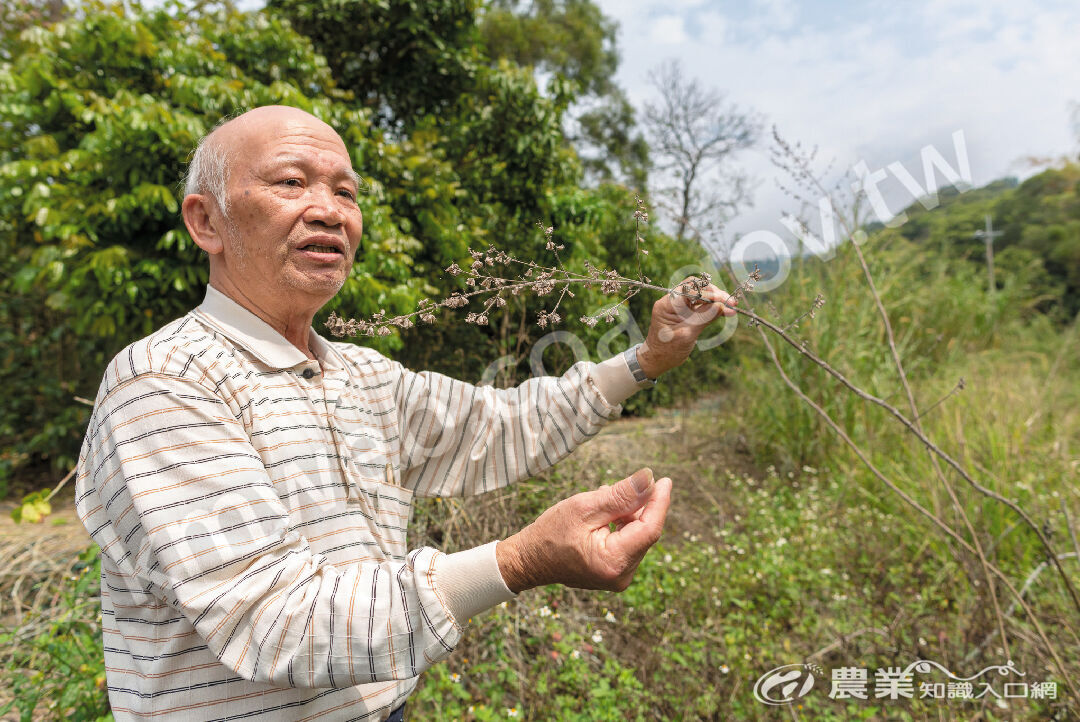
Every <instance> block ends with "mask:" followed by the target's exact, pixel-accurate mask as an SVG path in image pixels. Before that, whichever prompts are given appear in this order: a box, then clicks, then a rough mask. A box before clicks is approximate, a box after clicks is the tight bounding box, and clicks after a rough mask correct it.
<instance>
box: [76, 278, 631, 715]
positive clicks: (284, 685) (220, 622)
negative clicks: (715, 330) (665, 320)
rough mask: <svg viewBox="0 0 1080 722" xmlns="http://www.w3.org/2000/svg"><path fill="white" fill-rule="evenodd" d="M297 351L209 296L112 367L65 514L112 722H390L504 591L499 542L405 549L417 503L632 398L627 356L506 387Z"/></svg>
mask: <svg viewBox="0 0 1080 722" xmlns="http://www.w3.org/2000/svg"><path fill="white" fill-rule="evenodd" d="M310 346H311V349H312V351H313V353H314V354H315V356H316V358H315V359H309V358H307V356H306V355H305V354H304V353H302V352H301V351H299V350H298V349H297V348H296V347H294V346H292V345H291V344H289V342H288V341H286V340H285V338H284V337H282V336H280V335H279V334H277V333H276V332H275V331H274V330H273V329H272V328H271V327H270V326H268V325H267V324H265V323H264V322H263V321H262V320H260V319H259V318H258V317H257V316H255V315H254V314H252V313H250V312H249V311H247V310H246V309H244V308H243V307H241V306H239V305H238V304H236V303H234V302H233V301H232V300H230V299H229V298H228V297H226V296H225V295H223V294H221V293H219V292H218V291H216V290H215V289H214V288H213V287H210V288H208V290H207V296H206V300H205V301H204V303H203V304H202V305H201V306H199V307H198V308H197V309H195V310H194V311H192V312H191V313H189V314H188V315H186V316H184V317H183V318H181V319H179V320H177V321H174V322H173V323H171V324H169V325H167V326H165V327H164V328H162V329H160V330H159V331H158V332H156V333H154V334H153V335H151V336H149V337H147V338H145V339H142V340H141V341H138V342H136V343H134V344H132V345H131V346H129V347H127V348H126V349H124V351H122V352H121V353H120V354H119V355H117V357H116V358H115V359H113V361H112V363H111V364H110V365H109V367H108V369H107V371H106V373H105V376H104V379H103V381H102V383H101V387H100V389H99V391H98V396H97V401H96V404H95V407H94V412H93V415H92V417H91V419H90V424H89V428H88V430H87V434H86V439H85V441H84V443H83V448H82V453H81V455H80V460H79V470H78V475H77V489H76V493H77V497H76V506H77V510H78V513H79V516H80V518H81V519H82V520H83V523H84V524H85V525H86V527H87V529H88V530H89V532H90V534H91V536H92V537H93V538H94V540H95V541H96V542H97V543H98V544H99V545H100V546H101V550H102V555H101V569H102V579H101V597H102V599H101V604H102V625H103V632H104V646H105V661H106V667H107V677H108V688H109V699H110V703H111V705H112V709H113V713H114V715H115V716H116V718H117V719H118V720H120V719H128V718H155V719H168V720H197V721H199V722H206V721H207V720H226V719H237V720H239V719H295V720H301V719H302V720H307V719H314V718H324V719H335V720H336V719H342V720H345V719H348V720H354V719H355V720H359V719H383V718H385V717H386V716H387V714H388V713H389V712H390V711H391V710H392V709H394V708H395V707H397V706H398V705H400V704H401V703H402V702H403V701H404V699H405V698H406V697H407V696H408V695H409V693H410V692H411V691H412V690H413V689H414V687H415V686H416V682H417V676H418V675H419V674H420V673H421V672H422V671H423V670H424V669H426V668H427V667H429V666H430V665H432V664H433V663H435V662H438V661H439V660H441V659H444V658H445V657H447V656H448V655H449V654H450V652H451V651H452V650H453V649H454V647H455V645H456V644H457V643H458V641H459V640H460V638H461V636H462V633H463V629H462V628H463V626H464V625H465V623H466V622H467V620H468V618H469V617H470V616H472V615H474V614H476V613H479V612H480V611H482V610H484V609H486V608H488V607H490V606H492V605H494V604H497V603H498V602H500V601H503V600H505V599H509V598H511V597H512V596H513V594H512V593H511V592H510V591H509V590H508V589H507V588H506V585H505V584H504V583H503V580H502V577H501V575H500V574H499V571H498V565H497V563H496V561H495V542H492V543H490V544H487V545H484V546H482V547H478V548H476V549H472V550H468V551H465V552H459V553H456V554H449V555H446V554H442V553H440V552H439V551H437V550H435V549H431V548H426V547H425V548H418V549H413V550H411V551H410V550H409V549H408V547H407V546H406V528H407V526H408V522H409V517H410V511H411V502H412V499H413V497H414V495H423V496H432V495H439V496H462V495H470V494H478V493H482V492H485V491H489V490H492V489H495V488H498V487H501V486H504V485H506V484H508V483H511V482H513V481H516V480H520V479H523V478H526V477H528V476H530V475H534V474H536V473H538V472H540V471H541V470H543V469H545V468H547V467H549V466H551V465H552V464H554V463H555V462H556V461H558V460H559V459H561V458H563V457H565V456H566V455H567V454H569V453H570V451H571V450H572V449H573V448H574V447H575V446H576V445H578V444H580V443H581V442H583V441H585V440H586V439H588V438H589V437H591V436H593V435H595V434H596V433H597V432H598V430H599V429H600V427H601V426H602V425H603V424H604V423H605V422H606V421H607V420H608V419H610V418H613V417H614V416H616V415H617V414H618V413H619V409H620V407H619V406H618V404H619V403H621V402H622V400H624V399H625V398H626V396H628V395H629V394H630V393H632V392H633V390H634V389H635V388H636V386H635V384H634V382H633V380H632V377H631V376H630V373H629V370H628V369H627V367H626V363H625V362H624V361H621V357H619V356H617V357H615V358H614V359H611V360H609V361H606V362H604V363H603V364H598V365H594V364H591V363H589V362H580V363H578V364H576V365H575V366H573V367H572V368H571V369H570V370H569V371H567V373H566V374H564V375H563V376H562V377H559V378H555V377H545V378H534V379H530V380H529V381H527V382H525V383H523V384H521V385H520V386H518V387H517V388H515V389H508V390H497V389H494V388H491V387H477V386H472V385H470V384H466V383H462V382H459V381H455V380H452V379H450V378H448V377H446V376H442V375H440V374H435V373H428V372H424V373H413V372H411V371H409V370H407V369H405V368H404V367H402V366H401V365H400V364H398V363H396V362H394V361H391V360H389V359H387V358H385V357H384V356H382V355H380V354H378V353H376V352H375V351H372V350H371V349H367V348H364V347H360V346H356V345H353V344H348V343H331V342H327V341H326V340H324V339H322V338H321V337H319V336H318V335H317V334H316V333H315V332H314V331H312V332H311V336H310Z"/></svg>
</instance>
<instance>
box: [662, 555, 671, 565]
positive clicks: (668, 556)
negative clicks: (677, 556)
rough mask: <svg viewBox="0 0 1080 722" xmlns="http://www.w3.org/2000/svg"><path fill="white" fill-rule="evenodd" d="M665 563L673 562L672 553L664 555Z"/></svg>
mask: <svg viewBox="0 0 1080 722" xmlns="http://www.w3.org/2000/svg"><path fill="white" fill-rule="evenodd" d="M664 564H671V555H670V554H665V555H664Z"/></svg>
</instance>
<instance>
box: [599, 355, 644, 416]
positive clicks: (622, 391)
mask: <svg viewBox="0 0 1080 722" xmlns="http://www.w3.org/2000/svg"><path fill="white" fill-rule="evenodd" d="M589 373H590V375H591V376H592V380H593V383H595V384H596V388H597V389H599V391H600V394H601V395H602V396H603V397H604V400H605V401H607V402H608V403H609V404H611V405H612V406H615V405H618V404H621V403H622V402H623V401H626V400H627V399H628V398H630V397H631V396H633V395H634V393H635V392H636V391H638V390H639V389H641V388H642V387H641V385H639V384H638V382H637V381H636V380H634V374H632V373H631V372H630V367H629V366H627V365H626V357H624V356H623V355H622V354H621V353H617V354H615V355H614V356H612V357H611V358H609V359H608V360H607V361H602V362H600V363H598V364H593V367H592V370H591V371H590V372H589Z"/></svg>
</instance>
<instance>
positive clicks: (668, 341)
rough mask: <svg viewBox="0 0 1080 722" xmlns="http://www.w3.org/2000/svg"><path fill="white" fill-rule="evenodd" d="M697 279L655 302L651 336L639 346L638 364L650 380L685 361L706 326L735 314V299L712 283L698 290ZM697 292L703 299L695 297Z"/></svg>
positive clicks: (683, 283) (690, 278)
mask: <svg viewBox="0 0 1080 722" xmlns="http://www.w3.org/2000/svg"><path fill="white" fill-rule="evenodd" d="M694 280H695V279H694V277H693V276H691V277H689V278H687V279H686V280H685V281H683V282H682V283H680V284H679V285H678V286H676V287H675V293H667V294H665V295H664V297H663V298H661V299H660V300H658V301H657V302H656V303H654V304H653V312H652V322H651V323H650V324H649V337H648V338H647V339H645V343H644V344H642V345H641V348H639V349H638V363H639V364H640V365H641V370H642V371H644V372H645V375H646V376H648V377H649V378H650V379H655V378H656V377H658V376H659V375H660V374H662V373H664V372H665V371H669V370H671V369H673V368H675V367H676V366H678V365H679V364H681V363H682V362H683V361H685V360H686V359H687V358H688V357H689V356H690V352H691V351H693V350H694V344H695V343H697V340H698V336H700V335H701V332H702V331H704V330H705V327H706V326H708V325H709V324H710V323H712V322H713V321H715V320H716V319H717V318H719V317H720V316H721V315H723V316H734V315H735V304H737V303H738V301H737V300H736V299H734V298H732V297H731V296H730V295H729V294H728V293H727V292H725V291H722V290H720V289H719V288H717V287H716V286H714V285H713V284H711V283H710V284H709V285H707V286H705V287H704V288H702V289H700V291H697V292H695V291H694V289H693V286H691V285H690V282H691V281H694ZM696 293H700V294H701V298H700V299H696V298H693V296H694V295H695V294H696ZM683 294H687V295H683Z"/></svg>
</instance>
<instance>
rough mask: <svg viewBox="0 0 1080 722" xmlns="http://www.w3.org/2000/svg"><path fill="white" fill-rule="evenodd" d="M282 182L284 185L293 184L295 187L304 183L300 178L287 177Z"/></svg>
mask: <svg viewBox="0 0 1080 722" xmlns="http://www.w3.org/2000/svg"><path fill="white" fill-rule="evenodd" d="M281 183H282V184H283V185H287V186H292V187H293V188H299V187H300V186H301V185H302V184H301V183H300V179H299V178H286V179H285V180H283V181H281Z"/></svg>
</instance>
